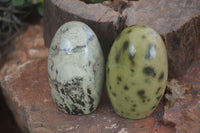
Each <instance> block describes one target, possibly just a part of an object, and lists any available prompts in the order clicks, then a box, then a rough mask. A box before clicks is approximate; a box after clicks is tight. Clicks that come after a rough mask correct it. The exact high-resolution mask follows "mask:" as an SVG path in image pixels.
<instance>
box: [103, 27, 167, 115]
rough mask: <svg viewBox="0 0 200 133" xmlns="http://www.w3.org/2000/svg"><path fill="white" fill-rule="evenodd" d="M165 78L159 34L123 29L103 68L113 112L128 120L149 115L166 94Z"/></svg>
mask: <svg viewBox="0 0 200 133" xmlns="http://www.w3.org/2000/svg"><path fill="white" fill-rule="evenodd" d="M167 76H168V62H167V52H166V48H165V45H164V43H163V41H162V39H161V37H160V35H159V34H158V33H156V32H155V31H154V30H153V29H152V28H150V27H148V26H144V25H134V26H131V27H128V28H126V29H125V30H123V31H122V33H121V34H120V36H119V37H118V38H116V40H115V42H114V44H113V46H112V48H111V51H110V54H109V57H108V62H107V66H106V78H107V79H106V83H107V90H108V94H109V98H110V100H111V103H112V106H113V108H114V110H115V112H116V113H117V114H118V115H120V116H122V117H125V118H129V119H142V118H145V117H147V116H149V115H150V114H151V113H152V112H153V111H154V110H155V108H156V107H157V105H158V103H159V101H160V100H161V98H162V96H163V94H164V92H165V88H166V83H167Z"/></svg>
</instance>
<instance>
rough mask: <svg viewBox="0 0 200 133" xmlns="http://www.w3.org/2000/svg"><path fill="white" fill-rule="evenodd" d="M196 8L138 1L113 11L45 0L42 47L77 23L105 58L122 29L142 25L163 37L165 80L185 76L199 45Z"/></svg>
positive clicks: (162, 0) (179, 1)
mask: <svg viewBox="0 0 200 133" xmlns="http://www.w3.org/2000/svg"><path fill="white" fill-rule="evenodd" d="M115 1H117V0H115ZM118 1H120V0H118ZM121 1H123V0H121ZM122 3H123V2H122ZM121 6H122V5H121ZM199 7H200V1H199V0H190V1H188V0H174V1H170V2H169V1H168V0H139V1H130V2H129V3H128V6H127V7H126V8H125V9H124V10H120V11H115V10H113V9H112V8H109V7H107V6H105V5H103V4H100V3H98V4H86V3H84V2H83V1H80V0H65V1H57V0H48V1H44V22H45V25H44V40H45V45H46V46H48V47H49V46H50V44H51V40H52V38H53V36H54V34H55V32H56V30H57V29H58V28H59V27H60V26H61V25H62V24H63V23H65V22H68V21H73V20H78V21H82V22H84V23H86V24H88V25H89V26H90V27H91V28H92V29H93V30H94V31H95V33H96V34H97V36H98V38H99V40H100V43H101V45H102V48H103V50H104V54H105V57H107V55H108V54H109V51H110V48H111V46H112V44H113V41H114V39H115V38H116V36H118V35H119V34H120V32H121V31H122V29H124V28H125V27H127V26H131V25H135V24H143V25H147V26H150V27H152V28H153V29H155V30H156V31H157V32H158V33H159V34H160V35H161V36H162V37H163V40H164V42H165V44H166V48H167V51H168V60H169V77H177V76H180V75H183V74H184V73H185V71H186V70H187V68H188V67H189V66H190V64H191V62H192V61H193V60H194V58H195V56H196V54H197V51H196V49H197V47H198V44H199V43H200V25H199V23H200V8H199ZM58 14H59V15H58Z"/></svg>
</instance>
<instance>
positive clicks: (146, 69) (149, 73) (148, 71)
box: [143, 66, 156, 77]
mask: <svg viewBox="0 0 200 133" xmlns="http://www.w3.org/2000/svg"><path fill="white" fill-rule="evenodd" d="M143 73H144V74H145V75H147V76H152V77H155V76H156V73H155V71H154V68H153V67H150V66H147V67H144V68H143Z"/></svg>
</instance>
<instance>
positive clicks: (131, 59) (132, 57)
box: [129, 52, 135, 65]
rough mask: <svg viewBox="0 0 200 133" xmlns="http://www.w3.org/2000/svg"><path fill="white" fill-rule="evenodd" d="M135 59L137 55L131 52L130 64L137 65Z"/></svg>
mask: <svg viewBox="0 0 200 133" xmlns="http://www.w3.org/2000/svg"><path fill="white" fill-rule="evenodd" d="M134 57H135V54H131V53H130V52H129V60H130V62H131V63H132V65H134V64H135V62H134V60H133V59H134Z"/></svg>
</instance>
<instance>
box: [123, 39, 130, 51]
mask: <svg viewBox="0 0 200 133" xmlns="http://www.w3.org/2000/svg"><path fill="white" fill-rule="evenodd" d="M128 45H129V42H128V41H125V42H124V45H123V50H127V48H128Z"/></svg>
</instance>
